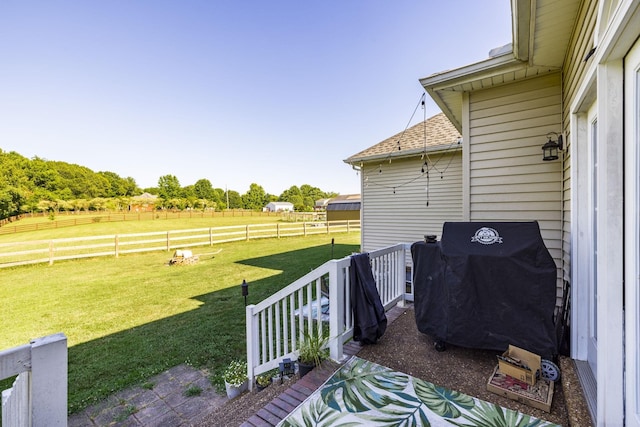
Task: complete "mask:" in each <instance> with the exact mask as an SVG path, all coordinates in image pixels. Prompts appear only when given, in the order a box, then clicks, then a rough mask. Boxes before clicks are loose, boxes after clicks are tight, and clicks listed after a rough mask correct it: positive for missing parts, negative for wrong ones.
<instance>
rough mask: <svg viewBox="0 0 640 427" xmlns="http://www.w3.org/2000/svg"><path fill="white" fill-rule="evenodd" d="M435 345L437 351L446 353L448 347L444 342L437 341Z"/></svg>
mask: <svg viewBox="0 0 640 427" xmlns="http://www.w3.org/2000/svg"><path fill="white" fill-rule="evenodd" d="M433 344H434V345H435V347H436V351H445V350H446V349H447V345H446V344H445V343H444V341H442V340H436V342H434V343H433Z"/></svg>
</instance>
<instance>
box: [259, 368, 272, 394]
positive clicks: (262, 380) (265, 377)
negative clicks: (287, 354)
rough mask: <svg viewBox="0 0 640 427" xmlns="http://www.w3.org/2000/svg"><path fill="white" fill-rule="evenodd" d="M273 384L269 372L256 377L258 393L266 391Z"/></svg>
mask: <svg viewBox="0 0 640 427" xmlns="http://www.w3.org/2000/svg"><path fill="white" fill-rule="evenodd" d="M269 384H271V375H270V373H269V372H265V373H264V374H260V375H258V376H257V377H256V386H258V391H260V390H264V389H265V388H267V387H268V386H269Z"/></svg>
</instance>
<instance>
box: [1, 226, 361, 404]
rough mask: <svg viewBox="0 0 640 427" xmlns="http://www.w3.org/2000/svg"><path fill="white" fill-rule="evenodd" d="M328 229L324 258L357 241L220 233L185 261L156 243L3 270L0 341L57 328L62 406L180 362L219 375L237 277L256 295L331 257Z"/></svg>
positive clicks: (241, 337)
mask: <svg viewBox="0 0 640 427" xmlns="http://www.w3.org/2000/svg"><path fill="white" fill-rule="evenodd" d="M250 219H251V218H245V219H244V221H245V223H246V222H248V220H250ZM254 219H255V218H254ZM168 221H171V220H168ZM168 221H167V222H168ZM182 221H183V222H184V220H182ZM190 221H194V220H190ZM150 222H151V223H154V222H155V221H150ZM121 224H123V223H115V224H92V227H98V226H101V225H108V226H109V227H110V230H111V231H106V230H104V231H98V232H96V229H95V228H92V232H91V234H113V233H114V231H113V227H114V226H119V225H121ZM124 224H126V225H127V226H129V225H130V224H133V223H124ZM136 224H142V223H136ZM191 224H193V223H192V222H190V224H189V226H188V227H187V228H191V226H192V225H191ZM209 224H210V225H209V226H216V225H219V224H218V219H216V224H211V219H209ZM200 226H201V225H197V226H193V227H194V228H197V227H200ZM163 229H177V228H175V227H167V228H163ZM128 230H131V229H130V228H129V229H128ZM58 231H60V230H58ZM127 232H136V231H127ZM64 233H65V235H64V236H68V235H69V233H70V230H69V229H67V230H64ZM64 236H59V237H64ZM5 237H6V236H5ZM23 237H24V236H23ZM36 238H37V239H40V238H42V237H36ZM49 238H55V237H49ZM332 238H334V239H335V243H336V244H335V247H334V248H333V250H334V258H341V257H343V256H346V255H349V254H350V253H352V252H355V251H358V250H359V239H360V233H350V234H336V235H334V234H332V235H321V236H308V237H300V238H287V239H265V240H257V241H251V242H235V243H227V244H223V245H219V246H217V247H216V248H214V249H216V250H217V249H222V252H220V253H218V254H216V255H215V256H211V255H209V256H203V257H201V258H200V261H199V262H198V263H197V264H195V265H189V266H171V267H170V266H167V265H165V264H166V262H167V260H168V259H169V258H170V254H168V253H166V252H158V253H148V254H144V255H129V256H122V257H120V258H117V259H116V258H113V259H112V258H100V259H87V260H80V261H70V262H61V263H56V264H54V265H53V266H43V265H36V266H30V267H19V268H9V269H6V270H3V271H2V277H3V280H2V285H1V286H0V299H1V300H2V305H3V309H2V311H1V312H0V324H1V325H2V334H1V336H0V349H5V348H9V347H13V346H16V345H22V344H25V343H27V342H28V341H29V339H31V338H35V337H39V336H43V335H47V334H51V333H56V332H63V333H65V335H66V336H67V337H68V339H69V410H70V412H75V411H78V410H80V409H82V408H84V407H85V406H87V405H89V404H92V403H94V402H96V401H98V400H100V399H102V398H104V397H106V396H108V395H109V394H111V393H113V392H115V391H117V390H120V389H122V388H126V387H128V386H131V385H133V384H138V383H141V382H144V380H145V379H147V378H149V377H150V376H153V375H154V374H156V373H158V372H161V371H163V370H165V369H167V368H170V367H172V366H175V365H178V364H180V363H189V364H191V365H193V366H197V367H206V368H208V369H210V371H211V372H212V379H213V381H214V383H216V384H220V383H221V380H220V374H221V373H222V369H224V367H225V366H226V365H227V364H228V363H229V362H230V361H231V360H232V359H235V358H239V357H245V348H246V343H245V311H244V300H243V298H242V296H241V288H240V284H241V283H242V280H243V279H245V280H247V282H248V283H249V297H248V302H249V303H257V302H259V301H261V300H262V299H264V298H266V297H267V296H269V295H271V294H272V293H274V292H275V291H276V290H278V289H280V288H282V287H284V286H286V285H288V284H289V283H291V282H293V281H294V280H296V279H297V278H299V277H301V276H302V275H304V274H306V273H308V272H309V271H310V270H312V269H313V268H315V267H317V266H319V265H321V264H322V263H324V262H325V261H327V260H329V259H331V254H332V247H331V239H332ZM3 240H4V239H3ZM199 252H200V253H204V252H211V248H203V249H202V251H198V249H197V248H196V249H194V253H195V254H198V253H199ZM3 385H4V386H6V385H7V384H6V381H5V384H3Z"/></svg>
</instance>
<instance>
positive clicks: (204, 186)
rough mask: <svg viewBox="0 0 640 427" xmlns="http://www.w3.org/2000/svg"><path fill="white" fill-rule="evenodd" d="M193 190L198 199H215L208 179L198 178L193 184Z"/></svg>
mask: <svg viewBox="0 0 640 427" xmlns="http://www.w3.org/2000/svg"><path fill="white" fill-rule="evenodd" d="M193 191H194V193H195V195H196V196H197V197H198V198H200V199H206V200H211V201H214V200H215V192H214V191H213V186H212V185H211V181H209V180H208V179H199V180H198V181H196V183H195V184H194V185H193Z"/></svg>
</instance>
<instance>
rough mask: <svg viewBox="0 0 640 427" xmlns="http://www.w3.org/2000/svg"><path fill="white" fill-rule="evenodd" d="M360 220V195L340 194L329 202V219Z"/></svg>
mask: <svg viewBox="0 0 640 427" xmlns="http://www.w3.org/2000/svg"><path fill="white" fill-rule="evenodd" d="M346 220H360V195H359V194H349V195H345V196H338V197H335V198H333V199H331V200H330V201H329V203H327V221H346Z"/></svg>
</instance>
